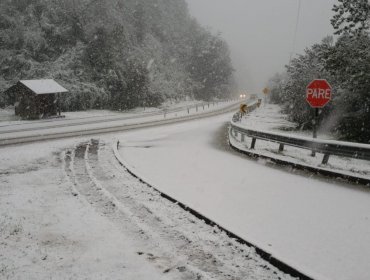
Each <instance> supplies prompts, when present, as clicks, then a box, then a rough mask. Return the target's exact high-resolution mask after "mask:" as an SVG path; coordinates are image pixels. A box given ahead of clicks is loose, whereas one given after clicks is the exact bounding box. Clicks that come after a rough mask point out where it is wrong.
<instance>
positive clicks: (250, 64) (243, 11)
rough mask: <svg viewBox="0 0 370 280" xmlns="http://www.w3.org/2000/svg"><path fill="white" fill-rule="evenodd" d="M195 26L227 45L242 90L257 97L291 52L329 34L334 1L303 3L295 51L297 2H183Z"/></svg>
mask: <svg viewBox="0 0 370 280" xmlns="http://www.w3.org/2000/svg"><path fill="white" fill-rule="evenodd" d="M187 1H188V3H189V8H190V12H191V14H192V15H194V16H195V17H196V18H197V19H198V21H199V22H200V23H201V24H203V25H206V26H208V27H210V28H211V30H213V31H214V32H218V31H219V32H221V34H222V37H223V38H224V39H226V41H227V42H228V44H229V46H230V49H231V55H232V59H233V65H234V68H235V69H236V78H237V81H238V84H239V87H240V88H241V89H245V90H248V91H254V92H260V91H261V89H262V88H263V87H264V86H265V85H266V82H267V80H268V79H269V78H270V77H271V76H272V75H274V74H275V73H276V72H280V71H282V70H284V65H286V64H288V62H289V58H290V55H291V53H292V50H293V49H294V54H295V55H296V54H297V53H302V52H303V50H304V49H305V48H306V47H309V46H311V45H312V44H314V43H318V42H320V41H321V40H322V38H323V37H325V36H327V35H332V34H333V28H332V26H331V25H330V19H331V16H332V14H333V13H332V11H331V9H332V7H333V5H334V4H335V3H336V2H337V1H335V0H301V14H300V21H299V26H298V33H297V40H296V46H295V47H294V44H293V41H294V33H295V27H296V18H297V11H298V3H299V0H187Z"/></svg>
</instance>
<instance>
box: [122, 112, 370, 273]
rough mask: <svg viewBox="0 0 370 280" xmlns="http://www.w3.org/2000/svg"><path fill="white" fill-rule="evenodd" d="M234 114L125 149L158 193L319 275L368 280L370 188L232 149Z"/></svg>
mask: <svg viewBox="0 0 370 280" xmlns="http://www.w3.org/2000/svg"><path fill="white" fill-rule="evenodd" d="M230 118H231V115H230V114H225V115H223V116H219V117H213V118H209V119H204V120H200V121H196V122H195V121H194V122H188V123H183V124H176V125H170V126H165V127H157V128H152V129H145V130H140V131H133V132H127V133H125V134H123V135H122V136H121V137H120V143H121V144H120V146H121V149H120V153H121V156H122V158H124V160H125V161H127V162H128V164H129V166H130V168H132V169H133V170H134V171H135V172H136V173H138V174H139V175H141V176H142V177H143V178H145V180H147V181H148V182H150V183H151V184H153V185H154V186H156V187H157V188H158V189H160V190H161V191H163V192H165V193H167V194H169V195H170V196H172V197H174V198H176V199H178V200H180V201H181V202H183V203H185V204H187V205H189V206H190V207H192V208H193V209H195V210H197V211H199V212H201V213H202V214H203V215H205V216H207V217H208V218H210V219H212V220H213V221H215V222H217V223H219V224H220V225H222V226H224V227H225V228H227V229H229V230H231V231H233V232H234V233H236V234H238V235H239V236H242V237H243V238H245V239H246V240H248V241H250V242H252V243H255V244H256V245H258V246H259V247H262V248H264V249H265V250H266V251H269V252H271V253H272V254H273V255H274V256H276V257H277V258H279V259H281V260H283V261H285V262H287V263H289V264H290V265H292V266H294V267H296V268H297V269H299V270H301V271H303V272H305V273H307V274H309V275H310V276H312V277H314V278H317V279H336V280H339V279H343V280H344V279H358V280H365V279H369V278H370V271H369V266H368V262H369V259H370V191H369V190H367V189H363V188H361V187H358V186H352V185H349V184H346V183H341V182H340V181H336V180H330V179H325V178H320V177H316V176H314V175H312V174H310V173H305V172H300V171H294V170H292V169H290V168H287V169H283V170H282V169H281V168H279V167H276V166H274V165H272V164H270V163H268V162H265V161H261V160H259V161H255V160H251V159H249V158H247V157H245V156H241V155H239V154H237V153H235V152H233V151H231V150H230V148H229V147H228V143H227V129H226V127H227V122H228V120H229V119H230Z"/></svg>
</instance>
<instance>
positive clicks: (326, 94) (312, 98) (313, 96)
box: [306, 80, 332, 157]
mask: <svg viewBox="0 0 370 280" xmlns="http://www.w3.org/2000/svg"><path fill="white" fill-rule="evenodd" d="M331 97H332V87H331V86H330V84H329V83H328V81H326V80H313V81H312V82H311V83H309V84H308V86H307V88H306V101H307V102H308V103H309V104H310V106H311V107H312V108H314V109H315V114H314V120H313V138H317V127H318V119H319V109H320V108H324V107H325V106H326V104H328V103H329V101H330V100H331ZM315 155H316V153H315V151H312V156H313V157H314V156H315Z"/></svg>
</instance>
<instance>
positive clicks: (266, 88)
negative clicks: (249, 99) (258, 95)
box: [263, 87, 270, 106]
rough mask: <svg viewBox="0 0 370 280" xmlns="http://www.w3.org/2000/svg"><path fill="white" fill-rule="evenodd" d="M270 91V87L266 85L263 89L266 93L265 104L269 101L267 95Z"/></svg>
mask: <svg viewBox="0 0 370 280" xmlns="http://www.w3.org/2000/svg"><path fill="white" fill-rule="evenodd" d="M269 93H270V89H269V88H268V87H265V88H264V89H263V94H264V95H265V101H264V102H265V106H266V103H267V95H268V94H269Z"/></svg>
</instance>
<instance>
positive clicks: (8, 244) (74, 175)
mask: <svg viewBox="0 0 370 280" xmlns="http://www.w3.org/2000/svg"><path fill="white" fill-rule="evenodd" d="M113 137H114V136H113V135H106V136H99V137H95V138H94V139H91V138H79V139H68V140H66V139H64V140H62V141H49V142H44V143H35V144H28V145H18V146H12V147H6V148H4V147H3V148H0V151H1V153H0V279H117V280H118V279H130V280H131V279H132V280H133V279H135V280H140V279H171V280H172V279H174V280H177V279H178V280H180V279H183V280H185V279H220V280H224V279H233V280H234V279H238V280H242V279H266V280H269V279H271V280H272V279H274V280H278V279H284V280H285V279H286V280H289V279H292V278H291V277H290V276H288V275H286V274H284V273H282V272H281V271H279V270H278V269H276V268H275V267H273V266H271V265H270V264H269V263H268V262H266V261H264V260H262V259H261V257H260V256H259V255H257V254H256V253H255V250H254V249H253V248H250V247H248V246H245V245H241V244H239V243H238V242H236V241H235V240H233V239H231V238H229V237H228V236H227V235H226V234H225V233H224V232H222V231H220V230H219V229H218V228H217V227H212V226H209V225H207V224H206V223H205V222H204V221H201V220H199V219H197V218H195V217H194V216H193V215H191V214H190V213H188V212H187V211H184V210H183V209H182V208H181V207H179V206H178V205H177V204H174V203H172V202H170V201H168V200H167V199H165V198H163V197H162V196H161V195H160V194H159V193H158V192H156V191H154V190H153V189H151V188H149V187H148V186H147V185H145V184H143V183H142V182H140V181H139V180H138V179H136V178H135V177H133V176H132V175H130V174H129V173H128V172H127V171H126V170H125V169H124V168H122V166H120V165H119V163H118V162H117V160H116V158H115V157H114V155H113V150H112V148H111V146H112V143H113V142H112V140H113Z"/></svg>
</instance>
